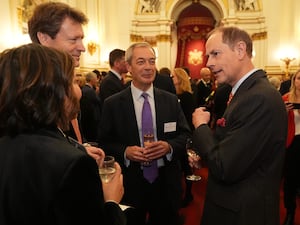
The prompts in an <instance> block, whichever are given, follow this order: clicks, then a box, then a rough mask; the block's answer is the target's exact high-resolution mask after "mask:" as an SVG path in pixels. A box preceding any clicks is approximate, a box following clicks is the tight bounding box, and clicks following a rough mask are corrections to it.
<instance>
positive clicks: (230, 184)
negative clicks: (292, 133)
mask: <svg viewBox="0 0 300 225" xmlns="http://www.w3.org/2000/svg"><path fill="white" fill-rule="evenodd" d="M222 121H223V122H221V123H218V124H219V125H217V127H216V133H215V135H213V133H212V132H211V130H210V128H209V127H208V126H207V125H201V126H199V127H198V128H197V129H196V130H195V133H194V135H193V140H194V143H195V145H196V147H197V150H198V151H199V152H200V154H201V157H202V158H203V160H204V161H206V162H207V165H208V168H209V178H208V184H207V193H206V203H205V209H204V213H203V219H202V225H215V224H222V225H227V224H230V225H253V224H255V225H266V224H272V225H279V186H280V179H281V171H282V166H283V160H284V154H285V140H286V132H287V113H286V110H285V106H284V103H283V101H282V99H281V96H280V94H279V92H278V91H277V90H275V89H274V88H273V87H272V86H271V85H270V83H269V81H268V80H267V78H266V76H265V73H264V72H263V71H262V70H258V71H256V72H255V73H253V74H252V75H251V76H250V77H248V78H247V79H246V80H245V81H244V82H243V83H242V84H241V86H240V87H239V88H238V90H237V92H236V93H235V95H234V97H233V98H232V101H231V103H230V104H229V106H228V107H227V109H226V111H225V113H224V116H223V119H222ZM216 215H218V216H216ZM228 215H230V216H232V217H233V220H228V219H227V218H228V217H226V216H228Z"/></svg>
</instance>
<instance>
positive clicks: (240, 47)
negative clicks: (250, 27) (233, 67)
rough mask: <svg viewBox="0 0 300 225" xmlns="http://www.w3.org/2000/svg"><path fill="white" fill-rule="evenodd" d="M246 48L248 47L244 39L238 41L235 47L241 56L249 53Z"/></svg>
mask: <svg viewBox="0 0 300 225" xmlns="http://www.w3.org/2000/svg"><path fill="white" fill-rule="evenodd" d="M246 48H247V46H246V43H245V42H244V41H239V42H238V43H236V45H235V49H236V52H237V54H238V56H239V58H244V56H245V55H246V54H247V52H246Z"/></svg>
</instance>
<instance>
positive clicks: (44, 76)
mask: <svg viewBox="0 0 300 225" xmlns="http://www.w3.org/2000/svg"><path fill="white" fill-rule="evenodd" d="M73 80H74V62H73V59H72V56H70V55H69V54H68V53H64V52H61V51H58V50H55V49H52V48H48V47H45V46H42V45H39V44H27V45H22V46H20V47H17V48H12V49H7V50H5V51H3V52H2V53H1V54H0V115H1V117H0V136H2V135H11V136H13V135H16V134H19V133H23V132H28V131H34V130H37V129H40V128H46V127H52V126H55V127H56V126H57V125H59V126H60V128H62V129H67V128H68V126H69V122H70V120H71V119H73V118H75V117H76V115H77V113H78V111H79V100H78V99H76V97H75V95H74V90H73Z"/></svg>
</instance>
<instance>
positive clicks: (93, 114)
mask: <svg viewBox="0 0 300 225" xmlns="http://www.w3.org/2000/svg"><path fill="white" fill-rule="evenodd" d="M85 80H86V83H85V85H84V86H83V87H82V89H81V90H82V97H81V99H80V112H81V114H80V115H81V117H80V118H81V128H82V134H83V136H84V137H85V138H86V140H87V141H88V142H96V141H98V137H99V136H98V135H99V131H98V130H99V125H100V115H101V109H100V100H99V98H98V96H97V94H96V88H97V85H98V80H97V74H96V73H94V72H88V73H87V74H86V75H85Z"/></svg>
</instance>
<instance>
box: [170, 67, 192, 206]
mask: <svg viewBox="0 0 300 225" xmlns="http://www.w3.org/2000/svg"><path fill="white" fill-rule="evenodd" d="M172 79H173V83H174V86H175V89H176V95H177V97H178V99H179V102H180V105H181V108H182V110H183V113H184V115H185V118H186V120H187V122H188V124H189V126H190V129H191V130H194V126H193V123H192V114H193V112H194V110H195V108H196V103H195V101H194V96H193V91H192V87H191V82H190V77H189V75H188V74H187V72H186V71H185V70H184V69H183V68H175V69H174V70H173V73H172ZM181 164H182V169H183V174H184V176H187V175H191V174H192V169H191V167H190V166H189V163H188V156H187V154H186V151H184V152H183V154H182V156H181ZM185 184H186V188H185V194H184V199H183V201H182V207H186V206H187V205H188V204H189V203H190V202H191V201H192V200H193V195H192V181H190V180H186V179H185Z"/></svg>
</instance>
